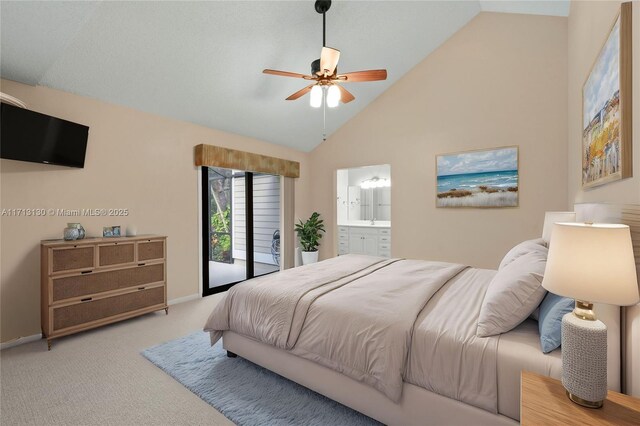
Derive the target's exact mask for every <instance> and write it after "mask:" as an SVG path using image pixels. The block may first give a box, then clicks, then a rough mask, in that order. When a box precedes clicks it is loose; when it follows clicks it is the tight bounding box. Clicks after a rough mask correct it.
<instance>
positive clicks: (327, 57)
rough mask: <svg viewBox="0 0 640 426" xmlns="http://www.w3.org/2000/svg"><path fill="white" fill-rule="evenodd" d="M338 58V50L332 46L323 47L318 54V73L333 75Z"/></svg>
mask: <svg viewBox="0 0 640 426" xmlns="http://www.w3.org/2000/svg"><path fill="white" fill-rule="evenodd" d="M339 60H340V51H339V50H338V49H334V48H332V47H323V48H322V53H321V54H320V73H321V74H326V75H333V73H334V72H335V70H336V67H337V66H338V61H339Z"/></svg>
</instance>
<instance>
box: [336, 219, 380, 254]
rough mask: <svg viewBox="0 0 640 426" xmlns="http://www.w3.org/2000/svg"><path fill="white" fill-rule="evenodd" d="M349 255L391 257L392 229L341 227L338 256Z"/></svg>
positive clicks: (339, 229)
mask: <svg viewBox="0 0 640 426" xmlns="http://www.w3.org/2000/svg"><path fill="white" fill-rule="evenodd" d="M348 253H352V254H366V255H369V256H381V257H391V228H381V227H365V226H339V227H338V255H341V254H348Z"/></svg>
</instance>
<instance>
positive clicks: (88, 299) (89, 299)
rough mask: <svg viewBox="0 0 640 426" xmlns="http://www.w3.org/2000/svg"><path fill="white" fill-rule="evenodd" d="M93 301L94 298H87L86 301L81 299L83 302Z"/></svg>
mask: <svg viewBox="0 0 640 426" xmlns="http://www.w3.org/2000/svg"><path fill="white" fill-rule="evenodd" d="M91 300H93V297H87V298H84V299H80V301H81V302H89V301H91Z"/></svg>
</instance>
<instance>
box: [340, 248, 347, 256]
mask: <svg viewBox="0 0 640 426" xmlns="http://www.w3.org/2000/svg"><path fill="white" fill-rule="evenodd" d="M342 254H349V250H348V249H347V247H338V255H342Z"/></svg>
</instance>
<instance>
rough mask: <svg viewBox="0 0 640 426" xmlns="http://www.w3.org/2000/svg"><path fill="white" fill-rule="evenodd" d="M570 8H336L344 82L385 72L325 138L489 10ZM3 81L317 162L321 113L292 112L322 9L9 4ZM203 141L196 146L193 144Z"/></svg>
mask: <svg viewBox="0 0 640 426" xmlns="http://www.w3.org/2000/svg"><path fill="white" fill-rule="evenodd" d="M568 3H569V2H568V1H564V0H563V1H481V2H478V1H422V2H420V1H407V2H404V1H378V2H360V1H349V2H346V1H342V2H338V1H334V2H333V5H332V7H331V10H330V11H329V12H328V13H327V45H328V46H331V47H335V48H338V49H340V50H341V59H340V65H339V69H340V72H348V71H357V70H363V69H376V68H386V69H387V70H388V72H389V78H388V80H387V81H384V82H373V83H352V84H349V85H347V86H346V87H348V89H349V90H350V91H352V93H353V94H354V95H355V96H356V100H355V101H354V102H351V103H350V104H347V105H340V106H339V107H338V108H336V109H332V110H327V116H326V133H327V136H328V135H330V134H331V133H333V132H334V131H335V130H336V129H337V128H339V127H340V126H341V125H342V124H344V123H345V122H346V121H348V120H349V119H350V118H352V117H353V116H354V115H355V114H357V113H358V112H359V111H361V110H362V109H363V108H365V107H366V106H367V104H369V103H370V102H371V101H372V100H373V99H375V98H376V97H377V96H378V95H380V94H381V93H382V92H383V91H384V90H386V89H387V88H388V87H390V86H391V85H392V84H393V83H394V82H395V81H397V80H398V79H399V78H400V77H402V75H404V74H405V73H406V72H407V71H409V70H410V69H411V68H412V67H414V66H415V65H416V64H418V63H419V62H420V61H422V60H423V59H424V58H425V57H426V56H427V55H428V54H429V53H431V52H432V51H433V50H434V49H436V48H437V47H438V46H440V45H441V44H442V43H443V42H444V41H445V40H446V39H448V38H449V37H450V36H451V35H452V34H454V33H455V32H456V31H458V30H459V29H460V28H462V27H463V26H464V25H465V24H466V23H467V22H469V20H471V19H472V18H473V17H474V16H475V15H476V14H478V13H479V12H480V11H481V10H487V11H496V12H510V13H535V14H551V15H563V16H566V15H567V14H568ZM0 19H1V20H0V27H1V28H0V74H1V76H2V78H7V79H10V80H15V81H19V82H23V83H26V84H31V85H44V86H49V87H53V88H56V89H60V90H64V91H68V92H72V93H76V94H80V95H84V96H89V97H92V98H96V99H100V100H103V101H107V102H111V103H115V104H120V105H125V106H128V107H132V108H135V109H139V110H142V111H146V112H149V113H154V114H159V115H162V116H166V117H172V118H176V119H180V120H185V121H189V122H193V123H197V124H200V125H203V126H207V127H213V128H217V129H221V130H226V131H229V132H233V133H238V134H242V135H246V136H251V137H254V138H258V139H262V140H266V141H269V142H273V143H276V144H281V145H286V146H290V147H293V148H296V149H300V150H303V151H309V150H311V149H313V148H314V147H315V146H316V145H318V144H319V143H320V142H322V133H323V116H322V110H321V109H312V108H310V107H309V103H308V97H304V98H302V99H300V100H298V101H293V102H292V101H285V100H284V98H286V97H287V96H288V95H290V94H291V93H293V92H295V91H296V90H298V89H300V88H302V87H304V86H305V82H304V81H303V80H296V79H289V78H282V77H275V76H267V75H264V74H262V73H261V71H262V69H263V68H274V69H280V70H288V71H294V72H302V73H308V72H309V71H310V69H309V68H310V63H311V61H313V60H314V59H316V58H318V57H319V54H320V49H321V47H322V17H321V15H319V14H317V13H316V12H315V10H314V8H313V1H225V2H221V1H211V2H189V1H183V2H71V1H69V2H49V1H44V2H31V1H20V2H12V1H4V0H3V1H2V2H1V3H0ZM195 142H196V141H194V143H195Z"/></svg>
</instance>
